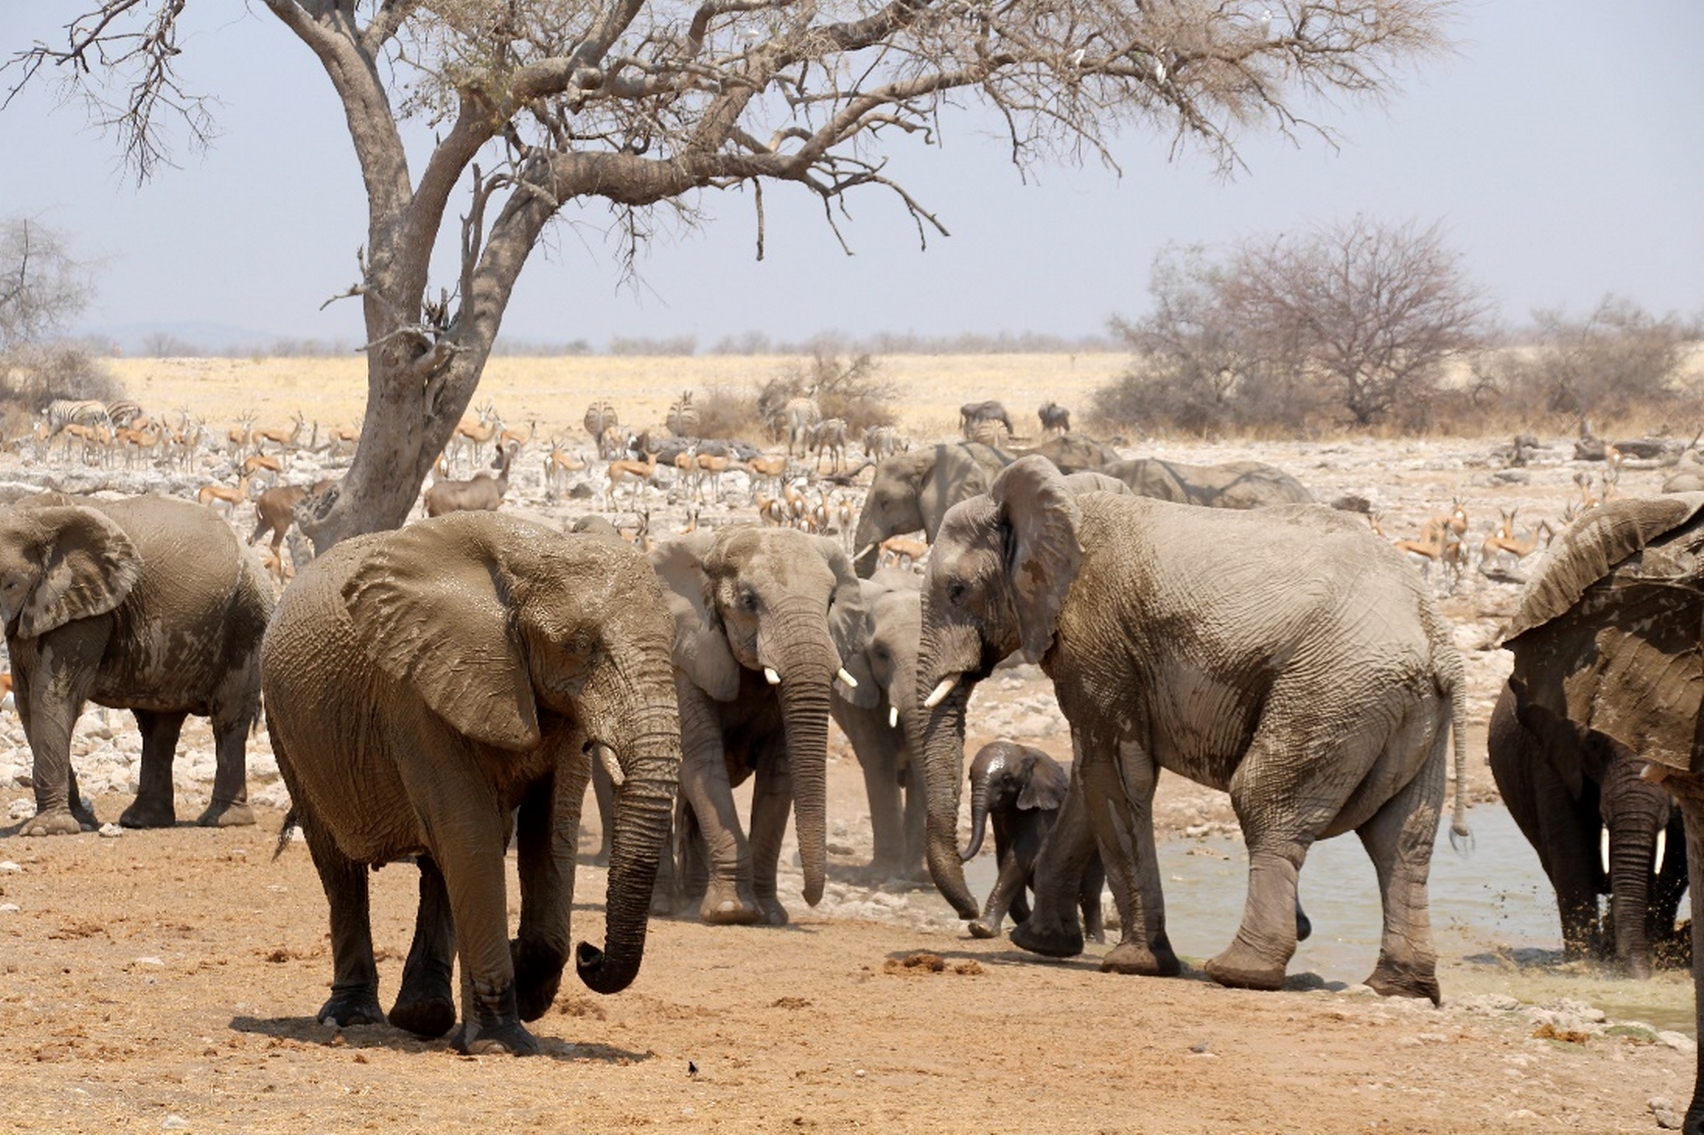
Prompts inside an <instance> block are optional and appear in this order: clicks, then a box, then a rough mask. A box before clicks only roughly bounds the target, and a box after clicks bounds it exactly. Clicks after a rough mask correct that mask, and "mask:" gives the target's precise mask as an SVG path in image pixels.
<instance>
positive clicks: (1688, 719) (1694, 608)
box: [1502, 493, 1704, 1135]
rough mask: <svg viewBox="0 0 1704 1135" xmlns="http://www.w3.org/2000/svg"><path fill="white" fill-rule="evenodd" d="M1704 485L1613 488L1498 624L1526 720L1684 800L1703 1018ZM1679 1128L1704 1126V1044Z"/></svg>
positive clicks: (1542, 734) (1557, 545)
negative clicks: (1602, 742) (1596, 741)
mask: <svg viewBox="0 0 1704 1135" xmlns="http://www.w3.org/2000/svg"><path fill="white" fill-rule="evenodd" d="M1700 626H1704V493H1680V494H1674V495H1670V496H1662V497H1643V498H1641V497H1625V498H1611V499H1610V500H1607V501H1604V502H1603V503H1602V504H1600V505H1598V506H1597V507H1596V508H1593V509H1591V510H1590V511H1589V512H1587V513H1586V514H1585V515H1584V516H1583V517H1581V518H1580V519H1579V520H1576V521H1575V522H1574V523H1573V524H1571V525H1569V527H1568V528H1566V529H1565V530H1564V531H1563V532H1562V533H1561V534H1560V535H1558V536H1557V537H1556V539H1555V541H1553V542H1552V544H1551V546H1550V551H1549V553H1548V554H1547V555H1546V556H1545V558H1544V560H1543V562H1542V563H1540V564H1539V565H1538V567H1537V568H1536V569H1535V570H1534V572H1533V575H1532V578H1531V579H1530V580H1529V581H1528V583H1527V585H1526V587H1525V588H1523V589H1522V591H1521V598H1520V605H1519V606H1518V608H1517V609H1516V611H1515V614H1514V617H1513V618H1512V619H1511V620H1510V622H1509V624H1508V625H1507V626H1506V627H1505V628H1504V629H1503V634H1502V640H1503V646H1504V648H1505V649H1507V650H1508V651H1509V652H1510V653H1511V654H1513V655H1514V669H1513V672H1512V673H1511V675H1510V679H1509V682H1510V685H1511V687H1512V688H1513V690H1514V696H1515V698H1516V702H1517V710H1516V714H1517V717H1518V718H1519V720H1520V722H1521V724H1522V725H1524V726H1526V727H1527V728H1528V729H1530V730H1531V731H1532V732H1533V733H1534V734H1535V735H1536V736H1537V737H1539V738H1541V739H1548V738H1551V737H1554V736H1555V735H1557V734H1558V733H1560V734H1562V735H1564V736H1567V735H1569V734H1572V735H1573V736H1574V737H1576V738H1578V737H1581V736H1586V737H1590V736H1594V735H1601V736H1603V737H1606V738H1608V739H1609V740H1610V741H1612V742H1614V743H1615V744H1616V745H1619V746H1621V747H1622V748H1624V749H1625V750H1626V751H1627V752H1628V753H1631V754H1633V755H1634V757H1633V759H1634V760H1636V761H1638V762H1640V764H1641V768H1640V773H1639V775H1640V776H1641V777H1643V778H1645V779H1647V780H1649V781H1652V782H1653V783H1656V784H1660V785H1661V786H1662V787H1663V788H1665V789H1667V790H1668V792H1669V793H1670V794H1671V795H1672V796H1674V798H1675V800H1676V801H1677V802H1678V803H1679V805H1680V814H1681V818H1682V820H1683V821H1684V824H1685V827H1686V867H1687V883H1688V890H1689V892H1690V894H1691V899H1692V903H1691V914H1692V980H1693V990H1694V1000H1695V1002H1696V1006H1697V1008H1696V1013H1697V1018H1696V1019H1697V1023H1698V1025H1699V1026H1701V1027H1704V745H1701V743H1700V738H1701V737H1704V733H1701V727H1704V716H1701V714H1700V710H1701V709H1704V653H1701V651H1700V641H1699V640H1700V631H1699V628H1700ZM1682 1129H1683V1130H1684V1131H1686V1132H1689V1133H1692V1135H1698V1133H1700V1132H1704V1049H1701V1050H1700V1054H1699V1056H1698V1063H1697V1066H1696V1068H1695V1070H1694V1081H1693V1092H1692V1100H1691V1104H1690V1106H1689V1107H1688V1108H1687V1112H1686V1120H1685V1124H1684V1126H1683V1128H1682Z"/></svg>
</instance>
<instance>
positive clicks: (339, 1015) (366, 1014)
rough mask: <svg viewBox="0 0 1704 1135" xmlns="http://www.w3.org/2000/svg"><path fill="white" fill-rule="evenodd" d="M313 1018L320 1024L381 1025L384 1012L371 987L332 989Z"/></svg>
mask: <svg viewBox="0 0 1704 1135" xmlns="http://www.w3.org/2000/svg"><path fill="white" fill-rule="evenodd" d="M314 1020H316V1021H318V1022H319V1023H320V1024H322V1025H338V1026H343V1025H382V1024H384V1023H385V1013H384V1010H383V1009H380V1008H379V997H378V994H377V993H376V992H374V991H373V990H371V989H352V990H348V991H345V992H339V991H338V990H336V989H333V990H332V991H331V997H330V998H329V999H328V1000H327V1001H326V1003H325V1004H324V1005H321V1006H320V1011H319V1012H318V1013H316V1014H315V1015H314Z"/></svg>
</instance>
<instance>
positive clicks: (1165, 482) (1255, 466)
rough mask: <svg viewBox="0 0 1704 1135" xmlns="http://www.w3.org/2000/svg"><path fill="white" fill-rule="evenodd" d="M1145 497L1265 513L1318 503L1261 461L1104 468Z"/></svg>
mask: <svg viewBox="0 0 1704 1135" xmlns="http://www.w3.org/2000/svg"><path fill="white" fill-rule="evenodd" d="M1099 470H1100V472H1102V473H1105V474H1106V475H1107V476H1109V477H1117V478H1118V479H1119V480H1121V481H1123V482H1124V483H1125V484H1127V485H1129V486H1130V491H1131V492H1133V493H1135V494H1136V495H1137V496H1139V497H1152V498H1154V499H1155V500H1163V501H1175V502H1177V503H1178V504H1194V505H1203V506H1205V507H1207V508H1265V507H1267V506H1269V505H1275V504H1312V503H1313V499H1314V497H1313V494H1312V493H1310V492H1309V491H1308V490H1307V488H1306V487H1305V486H1304V485H1303V484H1302V483H1301V482H1300V481H1298V480H1296V479H1295V478H1294V477H1292V476H1290V474H1288V473H1286V472H1284V470H1282V469H1280V468H1278V467H1277V466H1275V465H1268V464H1266V463H1264V462H1261V461H1227V462H1225V463H1224V464H1221V465H1185V464H1184V463H1183V462H1181V461H1161V460H1160V459H1159V458H1157V457H1136V458H1131V459H1130V460H1127V461H1113V462H1109V463H1108V464H1105V465H1102V466H1099Z"/></svg>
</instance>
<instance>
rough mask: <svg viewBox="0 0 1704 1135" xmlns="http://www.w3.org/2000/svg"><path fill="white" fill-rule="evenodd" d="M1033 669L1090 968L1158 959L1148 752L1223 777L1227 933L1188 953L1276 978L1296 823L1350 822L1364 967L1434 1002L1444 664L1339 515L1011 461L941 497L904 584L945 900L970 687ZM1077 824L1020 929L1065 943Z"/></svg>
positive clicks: (1237, 974)
mask: <svg viewBox="0 0 1704 1135" xmlns="http://www.w3.org/2000/svg"><path fill="white" fill-rule="evenodd" d="M1020 650H1021V651H1022V656H1023V658H1024V659H1025V660H1026V661H1028V662H1032V663H1039V664H1040V666H1041V669H1042V671H1043V672H1044V673H1046V674H1047V675H1048V676H1049V677H1050V678H1052V680H1053V686H1054V693H1055V696H1056V697H1057V698H1058V700H1059V706H1060V709H1061V710H1062V711H1063V713H1064V716H1065V718H1066V720H1067V721H1068V722H1069V723H1070V726H1071V744H1072V754H1073V760H1072V771H1071V789H1070V794H1071V795H1072V796H1077V797H1080V800H1078V801H1077V802H1076V803H1075V804H1074V805H1073V802H1072V801H1069V800H1068V801H1067V804H1066V808H1067V811H1068V812H1069V811H1070V810H1071V808H1072V807H1073V806H1075V807H1080V808H1082V809H1084V811H1085V813H1086V814H1087V816H1088V818H1089V822H1088V824H1087V825H1066V824H1056V825H1055V827H1054V830H1053V835H1054V836H1055V837H1057V836H1059V835H1060V833H1061V832H1062V831H1068V832H1076V831H1079V830H1085V829H1086V831H1087V832H1089V833H1092V837H1093V838H1092V847H1094V848H1098V849H1099V852H1100V856H1101V860H1102V862H1103V864H1104V865H1105V868H1106V872H1107V877H1108V881H1109V882H1110V883H1111V888H1112V892H1113V899H1114V901H1115V902H1116V904H1117V906H1118V910H1119V914H1120V916H1121V918H1122V922H1123V927H1124V930H1123V937H1122V940H1121V941H1120V942H1119V943H1118V944H1117V945H1116V946H1115V947H1114V948H1113V949H1112V950H1111V951H1109V952H1108V954H1107V955H1106V956H1105V957H1104V958H1103V960H1102V962H1101V968H1102V969H1103V970H1108V971H1113V972H1119V973H1140V974H1163V975H1174V974H1176V973H1178V972H1179V970H1180V968H1181V966H1180V963H1179V961H1178V959H1177V956H1176V954H1175V953H1174V952H1173V950H1172V947H1171V944H1170V942H1169V940H1168V939H1167V937H1166V932H1165V910H1164V900H1163V897H1162V894H1161V888H1160V877H1159V873H1158V867H1157V863H1156V860H1155V851H1154V832H1153V811H1152V809H1153V794H1154V786H1155V779H1156V776H1157V774H1158V772H1159V770H1160V769H1161V768H1166V769H1169V770H1171V771H1173V772H1175V773H1178V774H1179V775H1182V776H1187V777H1189V778H1190V779H1191V780H1195V781H1197V782H1199V783H1202V784H1206V785H1209V786H1211V787H1214V788H1219V789H1222V790H1226V791H1228V792H1229V793H1230V797H1231V802H1232V805H1233V807H1234V808H1235V809H1236V814H1237V818H1238V821H1239V823H1240V824H1241V827H1242V831H1243V836H1244V839H1245V841H1246V842H1247V845H1248V855H1249V882H1248V900H1247V905H1246V908H1245V910H1244V915H1243V920H1242V925H1241V928H1240V929H1239V930H1238V931H1237V934H1236V938H1235V940H1234V941H1233V942H1232V943H1231V944H1230V945H1229V946H1228V947H1226V949H1225V950H1224V951H1223V952H1221V953H1220V954H1219V955H1217V956H1216V957H1214V958H1213V959H1211V960H1210V961H1208V962H1207V964H1206V972H1207V974H1208V976H1210V977H1212V978H1213V979H1214V980H1216V981H1218V982H1219V983H1221V984H1224V985H1232V986H1243V987H1248V988H1255V989H1275V988H1278V987H1279V986H1281V985H1282V983H1283V981H1284V976H1285V968H1286V966H1287V965H1288V962H1289V959H1290V957H1291V955H1292V954H1293V953H1294V952H1295V948H1296V940H1297V931H1298V927H1297V922H1298V919H1297V918H1296V917H1295V916H1294V911H1295V909H1296V881H1297V873H1298V871H1299V870H1300V868H1301V865H1302V861H1303V859H1304V857H1305V856H1306V854H1307V850H1308V848H1309V846H1311V844H1312V843H1313V842H1314V841H1315V840H1316V839H1322V838H1327V837H1330V836H1333V835H1338V834H1340V833H1342V832H1346V831H1354V832H1356V834H1358V835H1359V836H1360V838H1361V841H1362V843H1363V845H1364V846H1365V848H1366V850H1367V853H1368V855H1369V857H1370V858H1371V859H1372V861H1373V864H1374V866H1375V867H1376V869H1377V872H1378V878H1379V883H1380V894H1381V898H1382V905H1383V909H1384V934H1383V941H1382V942H1381V945H1380V950H1379V959H1378V963H1377V966H1376V968H1375V969H1374V970H1373V973H1372V975H1371V976H1370V977H1369V978H1368V980H1367V984H1368V985H1369V986H1371V987H1372V988H1373V989H1375V990H1377V991H1378V992H1380V993H1382V994H1386V995H1398V994H1400V995H1406V996H1422V997H1428V998H1430V999H1432V1000H1433V1001H1434V1002H1437V1000H1438V996H1439V994H1438V982H1437V976H1436V953H1435V951H1434V949H1433V946H1432V939H1431V925H1430V921H1429V916H1428V911H1427V903H1426V878H1427V873H1428V869H1429V867H1430V864H1431V854H1432V844H1433V840H1434V838H1435V835H1436V832H1437V827H1438V821H1439V815H1440V812H1441V808H1442V804H1443V799H1444V786H1445V773H1446V761H1447V757H1448V751H1449V740H1450V738H1449V734H1450V733H1451V732H1453V733H1454V740H1455V746H1454V748H1455V766H1456V776H1457V781H1456V795H1455V806H1454V821H1453V824H1452V830H1453V833H1454V834H1455V835H1456V836H1458V837H1465V835H1466V833H1467V827H1466V823H1465V818H1464V817H1465V808H1466V801H1465V797H1464V787H1463V786H1464V785H1465V781H1466V752H1465V741H1464V740H1463V736H1462V725H1461V723H1462V722H1464V721H1465V719H1466V705H1465V680H1464V677H1463V668H1462V661H1461V657H1460V655H1459V654H1458V653H1457V651H1456V647H1455V643H1454V640H1453V638H1452V634H1451V627H1450V624H1449V622H1448V620H1447V619H1446V618H1445V617H1444V615H1443V614H1442V613H1441V612H1440V611H1439V609H1438V606H1437V603H1436V600H1435V599H1434V598H1433V597H1432V596H1431V595H1430V593H1429V592H1428V591H1427V589H1426V588H1425V586H1424V584H1423V583H1422V582H1421V580H1420V577H1419V576H1418V575H1417V574H1416V573H1415V572H1413V571H1412V570H1410V569H1409V568H1408V567H1407V565H1406V564H1404V562H1403V561H1402V559H1401V556H1400V555H1399V554H1398V553H1397V552H1396V550H1395V549H1394V548H1392V547H1391V546H1390V545H1388V544H1386V543H1385V542H1384V541H1382V540H1379V539H1378V538H1377V537H1375V536H1373V535H1372V533H1371V532H1370V531H1369V530H1368V529H1367V527H1366V524H1365V522H1364V521H1360V520H1358V519H1356V518H1352V517H1350V516H1348V515H1347V514H1345V513H1340V512H1336V511H1333V510H1331V509H1329V508H1325V507H1322V506H1295V505H1290V506H1280V507H1276V508H1271V509H1263V510H1255V511H1227V510H1222V509H1204V508H1192V507H1189V506H1184V505H1177V504H1173V503H1170V502H1166V501H1156V500H1149V499H1146V498H1141V497H1124V496H1121V495H1118V494H1114V493H1104V492H1088V493H1085V494H1083V495H1082V496H1080V497H1079V496H1077V495H1075V493H1074V492H1073V491H1072V489H1071V487H1070V486H1069V484H1068V483H1067V482H1066V480H1065V478H1064V477H1063V476H1062V475H1061V474H1060V473H1059V472H1058V470H1057V469H1055V468H1054V467H1053V466H1052V465H1051V464H1050V463H1048V462H1047V461H1045V460H1044V459H1042V458H1040V457H1024V458H1021V459H1019V460H1018V461H1016V462H1014V463H1013V464H1012V465H1011V466H1010V467H1008V468H1007V469H1005V470H1004V471H1002V472H1001V474H1000V475H999V476H998V477H996V478H995V479H994V483H993V485H992V486H991V487H990V490H989V492H988V494H987V495H986V496H981V497H976V498H974V499H972V500H969V501H964V502H962V503H960V504H958V505H955V506H954V507H953V508H952V509H951V510H950V511H949V512H948V513H947V516H946V518H945V519H944V520H943V521H942V524H941V531H940V537H939V539H938V540H937V542H936V544H935V549H934V552H933V553H932V554H931V556H930V562H929V566H928V569H927V571H926V574H925V577H924V583H923V634H922V644H921V647H920V650H919V657H918V683H919V685H918V688H919V691H923V690H928V691H929V692H928V694H927V696H926V697H925V698H924V700H923V709H924V711H926V714H925V718H926V719H925V721H924V725H923V737H924V741H923V751H924V774H925V778H926V785H927V799H928V830H927V836H926V840H925V850H926V856H927V860H928V863H929V868H930V873H931V875H932V876H933V877H934V880H935V884H936V886H937V887H938V888H939V889H940V891H941V893H942V894H943V895H944V896H945V897H946V898H947V899H948V901H949V902H951V903H952V905H953V906H954V908H955V909H956V910H957V911H958V913H959V915H960V916H961V917H963V918H965V919H972V918H975V917H976V915H977V907H976V902H975V899H974V898H973V897H972V896H971V894H970V893H969V891H968V890H967V889H966V887H965V885H964V871H963V866H962V864H961V863H960V861H959V857H958V855H957V841H956V839H955V835H954V829H955V827H956V821H957V817H958V801H959V793H960V781H961V775H960V769H961V768H962V767H963V766H962V761H963V744H964V716H965V707H966V704H967V702H968V700H969V697H970V693H971V690H972V689H973V688H974V687H975V685H976V684H977V683H978V682H979V681H980V680H982V679H983V678H985V677H987V676H988V674H989V673H990V672H991V670H992V668H993V667H994V665H995V664H997V663H998V662H999V661H1001V660H1002V659H1004V658H1006V657H1007V656H1008V655H1010V654H1012V653H1013V652H1014V651H1020ZM1090 849H1091V848H1090V845H1089V841H1085V840H1083V839H1079V838H1067V839H1059V838H1050V839H1049V840H1048V841H1047V842H1046V844H1045V845H1044V846H1043V848H1042V850H1041V853H1040V857H1039V859H1038V860H1037V863H1036V869H1035V875H1036V878H1035V892H1036V902H1035V909H1034V912H1033V913H1032V914H1031V916H1030V917H1029V919H1028V920H1027V921H1025V922H1023V923H1021V924H1020V925H1018V926H1017V927H1016V928H1015V929H1014V930H1013V931H1012V941H1013V942H1014V943H1016V944H1017V945H1019V946H1020V947H1022V948H1024V949H1028V950H1031V951H1034V952H1037V953H1043V954H1049V955H1054V956H1070V955H1073V954H1076V953H1080V952H1081V950H1082V945H1083V939H1082V934H1081V932H1080V930H1079V929H1078V927H1077V926H1076V916H1075V912H1074V910H1073V909H1072V906H1073V898H1074V896H1075V894H1076V891H1077V887H1078V884H1079V882H1080V880H1081V877H1082V876H1081V871H1082V867H1083V861H1084V859H1085V858H1086V855H1087V853H1088V851H1089V850H1090Z"/></svg>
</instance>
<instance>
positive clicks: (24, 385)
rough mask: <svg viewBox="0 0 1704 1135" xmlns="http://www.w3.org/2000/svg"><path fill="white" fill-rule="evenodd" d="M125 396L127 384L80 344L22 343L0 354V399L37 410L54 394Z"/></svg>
mask: <svg viewBox="0 0 1704 1135" xmlns="http://www.w3.org/2000/svg"><path fill="white" fill-rule="evenodd" d="M122 397H124V387H123V385H122V384H120V383H119V381H118V379H117V378H115V377H113V375H112V373H111V372H110V371H108V370H107V369H106V367H105V366H104V365H103V364H102V362H101V360H100V359H98V358H96V357H95V356H93V355H92V354H90V353H89V352H88V350H87V349H85V348H84V347H82V346H81V345H78V344H72V343H64V342H60V343H54V344H51V345H47V346H36V345H27V346H20V347H18V348H17V349H15V350H13V351H12V352H11V353H10V354H9V355H6V356H3V357H0V403H3V404H5V405H7V406H15V407H17V408H18V409H20V410H22V411H24V412H25V413H28V414H36V413H39V412H40V411H42V410H43V409H45V408H46V407H47V404H48V403H49V402H51V401H52V400H53V399H55V398H98V399H100V400H101V401H103V402H111V401H113V400H114V399H116V398H122Z"/></svg>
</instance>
